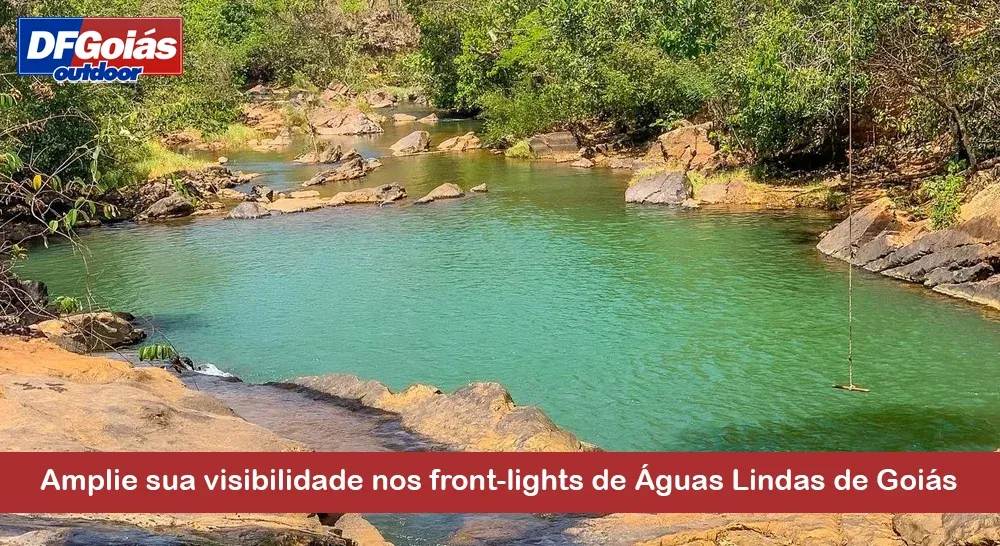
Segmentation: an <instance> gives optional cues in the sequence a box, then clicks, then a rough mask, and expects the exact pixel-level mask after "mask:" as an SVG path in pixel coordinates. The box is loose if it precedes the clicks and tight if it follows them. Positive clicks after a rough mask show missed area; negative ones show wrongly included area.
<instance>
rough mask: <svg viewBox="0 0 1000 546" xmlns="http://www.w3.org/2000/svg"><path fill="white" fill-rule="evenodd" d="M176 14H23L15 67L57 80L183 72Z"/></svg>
mask: <svg viewBox="0 0 1000 546" xmlns="http://www.w3.org/2000/svg"><path fill="white" fill-rule="evenodd" d="M182 34H183V23H182V20H181V18H180V17H21V18H19V19H18V20H17V73H18V74H19V75H21V76H52V77H53V78H55V80H56V81H58V82H89V83H97V82H134V81H136V79H138V78H139V76H179V75H181V74H182V73H183V72H184V63H183V51H184V48H183V41H182V40H183V38H182Z"/></svg>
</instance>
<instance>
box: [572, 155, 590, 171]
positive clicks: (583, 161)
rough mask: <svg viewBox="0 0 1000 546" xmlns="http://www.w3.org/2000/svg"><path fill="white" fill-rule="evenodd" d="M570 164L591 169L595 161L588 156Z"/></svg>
mask: <svg viewBox="0 0 1000 546" xmlns="http://www.w3.org/2000/svg"><path fill="white" fill-rule="evenodd" d="M570 165H571V166H573V167H580V168H581V169H590V168H593V166H594V162H593V161H591V160H589V159H587V158H586V157H581V158H580V159H577V160H576V161H574V162H572V163H570Z"/></svg>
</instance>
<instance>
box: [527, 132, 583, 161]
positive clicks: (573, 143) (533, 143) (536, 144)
mask: <svg viewBox="0 0 1000 546" xmlns="http://www.w3.org/2000/svg"><path fill="white" fill-rule="evenodd" d="M528 147H529V148H531V152H532V153H533V154H535V156H537V157H548V158H559V157H562V156H568V155H573V154H576V153H577V152H578V151H579V150H580V142H579V141H578V140H577V139H576V136H574V135H573V133H571V132H569V131H558V132H555V133H545V134H541V135H535V136H533V137H531V138H529V139H528Z"/></svg>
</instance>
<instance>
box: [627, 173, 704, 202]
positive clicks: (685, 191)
mask: <svg viewBox="0 0 1000 546" xmlns="http://www.w3.org/2000/svg"><path fill="white" fill-rule="evenodd" d="M692 197H694V189H693V187H692V186H691V180H690V179H688V176H687V174H685V173H684V172H682V171H664V172H660V173H656V174H651V175H649V176H647V177H645V178H643V179H641V180H639V181H638V182H636V183H635V184H632V185H631V186H629V188H628V189H627V190H625V202H626V203H645V204H653V205H680V204H681V203H683V202H684V201H686V200H688V199H691V198H692Z"/></svg>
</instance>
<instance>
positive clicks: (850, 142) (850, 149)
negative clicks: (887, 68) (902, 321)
mask: <svg viewBox="0 0 1000 546" xmlns="http://www.w3.org/2000/svg"><path fill="white" fill-rule="evenodd" d="M847 27H848V28H847V49H848V82H847V244H848V245H850V251H849V253H848V263H847V376H848V382H847V385H848V387H849V388H850V389H851V390H853V389H855V386H854V252H855V248H854V0H848V7H847Z"/></svg>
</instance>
